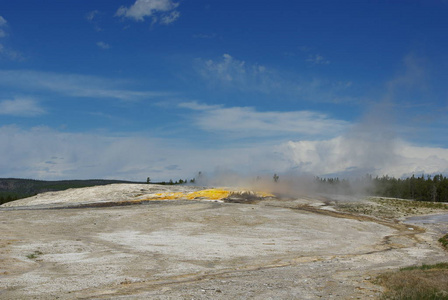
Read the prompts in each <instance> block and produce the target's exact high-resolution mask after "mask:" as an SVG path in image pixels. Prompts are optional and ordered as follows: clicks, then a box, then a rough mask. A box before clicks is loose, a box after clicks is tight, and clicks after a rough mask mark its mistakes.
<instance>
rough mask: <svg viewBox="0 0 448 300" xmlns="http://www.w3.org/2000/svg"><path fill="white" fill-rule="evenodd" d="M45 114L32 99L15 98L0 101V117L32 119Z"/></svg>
mask: <svg viewBox="0 0 448 300" xmlns="http://www.w3.org/2000/svg"><path fill="white" fill-rule="evenodd" d="M45 113H46V111H45V109H43V108H42V107H41V106H40V105H39V104H38V102H37V101H36V100H34V99H32V98H15V99H12V100H3V101H0V115H11V116H21V117H32V116H37V115H42V114H45Z"/></svg>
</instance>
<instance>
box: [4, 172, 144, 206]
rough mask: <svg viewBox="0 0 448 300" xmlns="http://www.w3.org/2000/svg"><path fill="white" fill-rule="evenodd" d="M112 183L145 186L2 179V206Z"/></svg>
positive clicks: (93, 181)
mask: <svg viewBox="0 0 448 300" xmlns="http://www.w3.org/2000/svg"><path fill="white" fill-rule="evenodd" d="M112 183H141V184H143V182H135V181H125V180H106V179H89V180H58V181H45V180H33V179H18V178H0V204H3V203H6V202H10V201H14V200H17V199H21V198H26V197H30V196H34V195H37V194H40V193H45V192H51V191H62V190H67V189H71V188H82V187H89V186H96V185H106V184H112Z"/></svg>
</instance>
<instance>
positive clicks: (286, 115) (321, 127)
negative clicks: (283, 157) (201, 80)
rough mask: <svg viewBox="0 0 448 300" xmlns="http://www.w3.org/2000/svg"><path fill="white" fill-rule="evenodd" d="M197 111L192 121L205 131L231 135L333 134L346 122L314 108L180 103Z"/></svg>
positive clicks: (181, 105) (338, 131) (346, 123)
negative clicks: (271, 108) (283, 109)
mask: <svg viewBox="0 0 448 300" xmlns="http://www.w3.org/2000/svg"><path fill="white" fill-rule="evenodd" d="M179 106H180V107H182V108H188V109H191V110H194V111H196V114H193V117H192V118H193V122H194V123H195V124H196V126H197V127H199V128H201V129H202V130H205V131H211V132H219V133H228V134H230V135H232V136H234V137H263V136H264V137H266V136H277V137H280V136H285V135H288V136H291V135H295V136H297V135H300V136H317V137H322V136H333V135H335V134H337V133H341V132H342V131H344V130H345V129H346V128H347V127H348V126H349V123H348V122H346V121H343V120H336V119H332V118H330V117H329V116H328V115H326V114H323V113H318V112H313V111H305V110H304V111H289V112H276V111H267V112H260V111H256V110H255V109H254V108H252V107H230V108H225V107H222V106H218V105H214V106H208V105H204V104H198V103H196V102H187V103H181V104H180V105H179Z"/></svg>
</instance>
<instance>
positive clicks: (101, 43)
mask: <svg viewBox="0 0 448 300" xmlns="http://www.w3.org/2000/svg"><path fill="white" fill-rule="evenodd" d="M96 45H97V46H98V47H99V48H101V49H104V50H107V49H110V45H109V44H107V43H105V42H97V43H96Z"/></svg>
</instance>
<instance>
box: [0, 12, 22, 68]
mask: <svg viewBox="0 0 448 300" xmlns="http://www.w3.org/2000/svg"><path fill="white" fill-rule="evenodd" d="M7 27H8V22H7V21H6V20H5V18H3V17H2V16H0V39H3V38H6V37H7V36H8V33H7V31H6V30H7ZM0 41H1V40H0ZM1 57H4V58H7V59H9V60H17V61H21V60H23V55H22V54H21V53H20V52H19V51H16V50H14V49H12V48H11V47H8V46H5V44H4V43H2V42H0V58H1Z"/></svg>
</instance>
